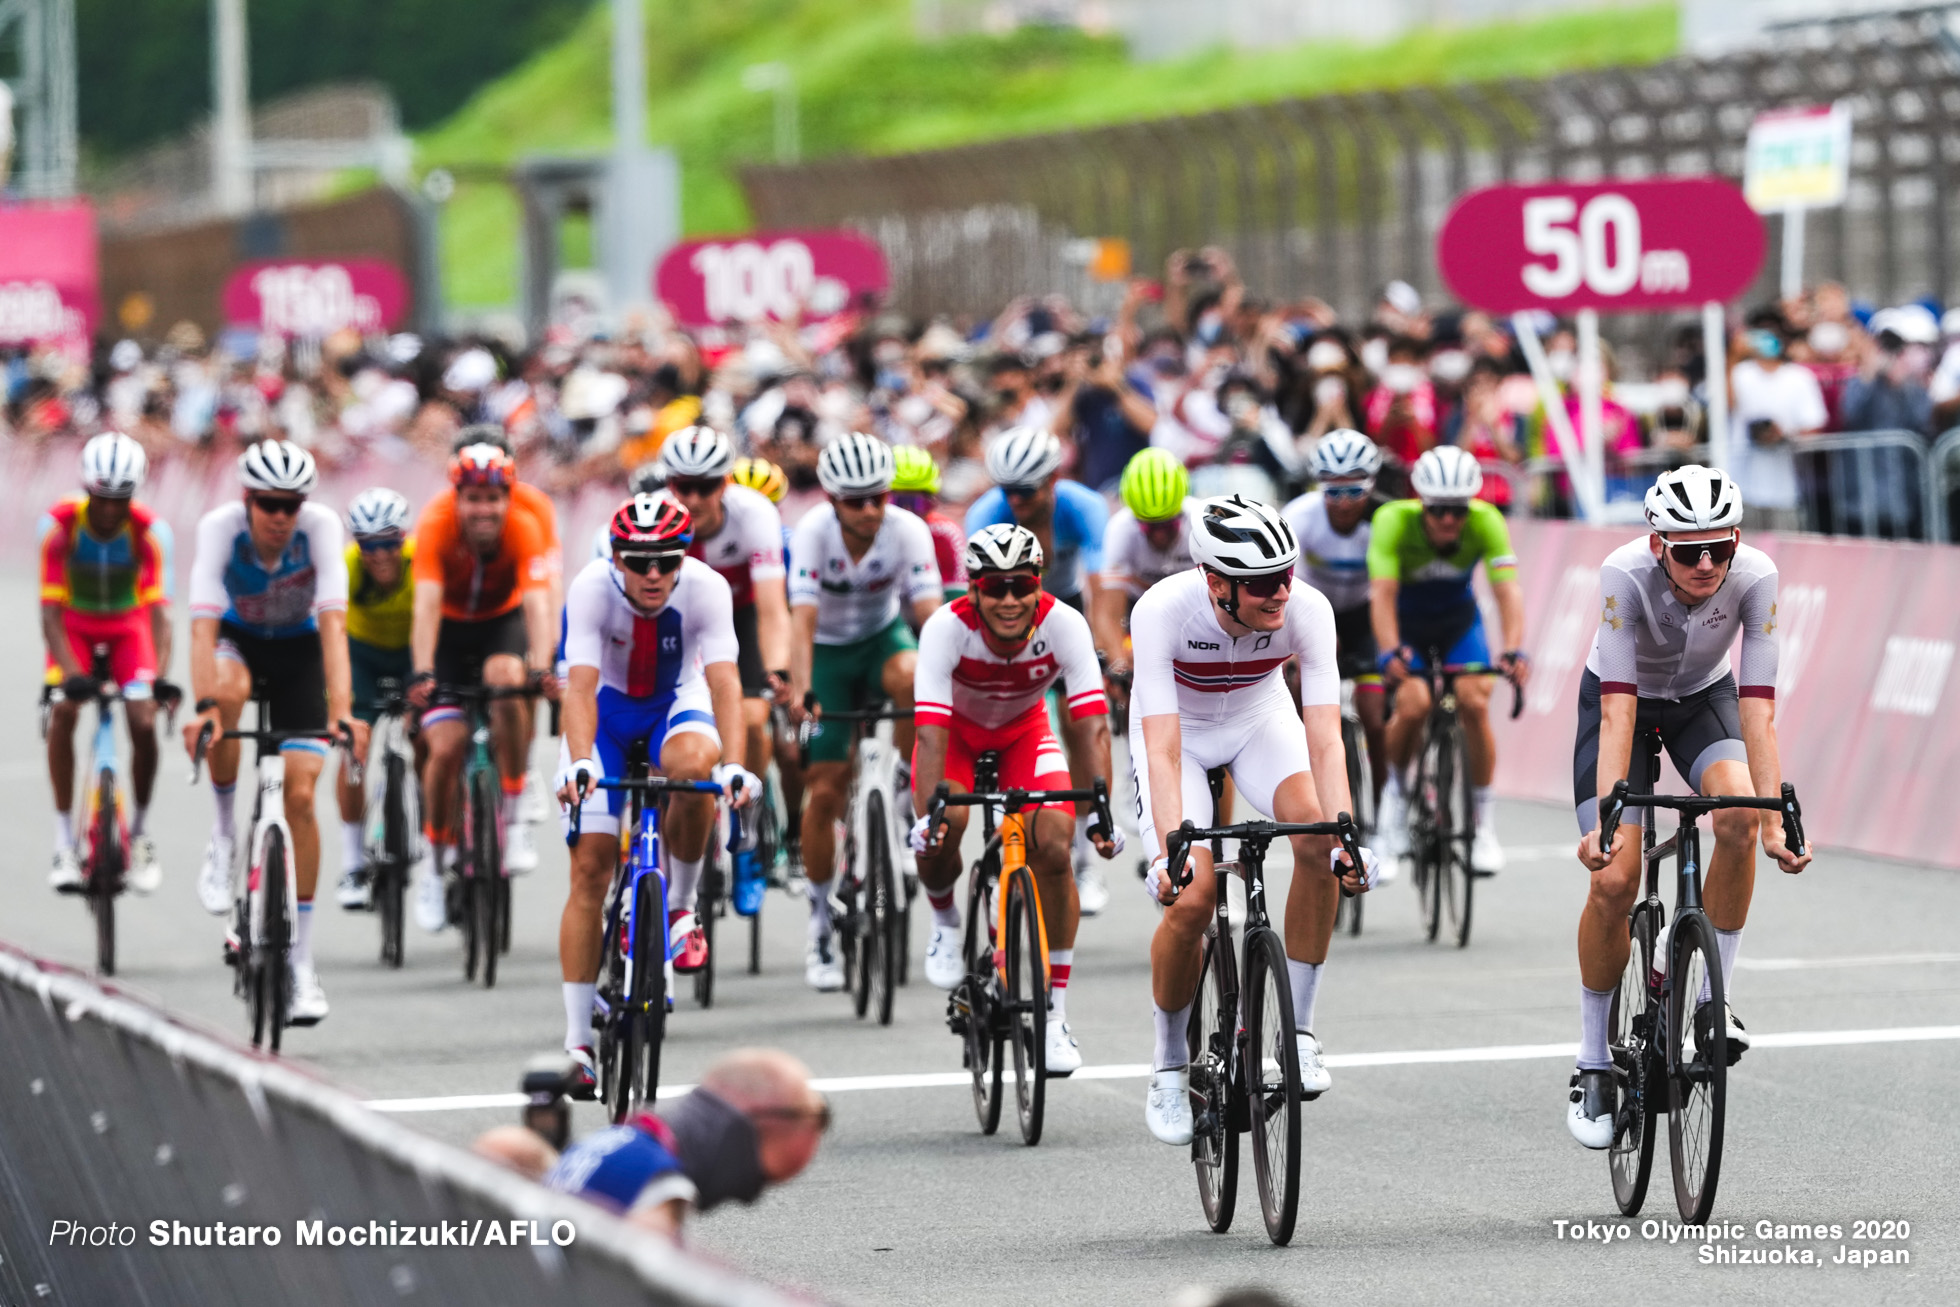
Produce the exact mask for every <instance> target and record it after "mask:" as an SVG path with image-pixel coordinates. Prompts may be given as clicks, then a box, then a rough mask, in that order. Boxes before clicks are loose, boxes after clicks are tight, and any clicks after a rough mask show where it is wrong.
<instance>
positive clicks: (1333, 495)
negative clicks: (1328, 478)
mask: <svg viewBox="0 0 1960 1307" xmlns="http://www.w3.org/2000/svg"><path fill="white" fill-rule="evenodd" d="M1368 490H1369V487H1368V486H1365V485H1362V486H1322V487H1321V488H1320V493H1321V494H1322V495H1324V496H1326V497H1327V498H1329V499H1366V498H1367V497H1368Z"/></svg>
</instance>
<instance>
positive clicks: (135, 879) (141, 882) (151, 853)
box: [123, 835, 163, 894]
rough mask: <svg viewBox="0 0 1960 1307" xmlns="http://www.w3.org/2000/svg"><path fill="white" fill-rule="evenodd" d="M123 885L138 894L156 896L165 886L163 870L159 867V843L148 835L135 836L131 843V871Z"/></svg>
mask: <svg viewBox="0 0 1960 1307" xmlns="http://www.w3.org/2000/svg"><path fill="white" fill-rule="evenodd" d="M123 883H124V884H126V885H128V886H129V887H130V888H131V889H133V890H135V891H136V892H137V893H138V894H154V893H156V892H157V886H159V885H161V884H163V868H162V867H160V866H158V865H157V842H156V841H155V840H153V839H151V838H150V837H149V836H147V835H134V836H131V837H130V841H129V870H128V871H127V872H126V873H124V875H123Z"/></svg>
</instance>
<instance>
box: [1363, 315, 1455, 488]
mask: <svg viewBox="0 0 1960 1307" xmlns="http://www.w3.org/2000/svg"><path fill="white" fill-rule="evenodd" d="M1423 354H1424V349H1423V345H1422V342H1421V341H1419V340H1416V339H1414V338H1412V337H1409V336H1398V337H1395V338H1393V339H1391V340H1390V341H1389V342H1388V358H1387V361H1386V362H1385V363H1383V364H1382V366H1381V369H1380V371H1379V372H1377V374H1376V381H1375V388H1374V389H1373V390H1371V391H1369V392H1368V400H1367V405H1366V413H1365V414H1364V417H1365V419H1366V421H1367V431H1368V434H1369V435H1371V436H1373V437H1374V438H1375V443H1376V444H1378V445H1380V446H1381V447H1382V449H1383V450H1385V451H1387V452H1388V453H1390V454H1393V455H1394V456H1395V457H1396V458H1398V459H1400V460H1401V461H1402V463H1403V464H1404V465H1405V466H1413V465H1414V464H1415V461H1416V459H1418V458H1420V457H1421V456H1422V454H1423V452H1424V451H1425V450H1427V449H1429V448H1431V447H1432V446H1434V445H1435V443H1436V426H1437V415H1436V387H1435V386H1434V384H1432V383H1431V381H1430V380H1429V373H1428V372H1427V371H1426V370H1425V369H1424V368H1423Z"/></svg>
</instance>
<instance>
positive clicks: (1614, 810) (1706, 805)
mask: <svg viewBox="0 0 1960 1307" xmlns="http://www.w3.org/2000/svg"><path fill="white" fill-rule="evenodd" d="M1629 807H1633V808H1672V809H1673V810H1674V811H1676V812H1678V813H1681V814H1683V815H1684V816H1685V817H1686V818H1687V819H1688V820H1689V821H1693V820H1695V818H1697V817H1699V816H1701V815H1702V814H1703V813H1705V812H1715V811H1717V810H1718V809H1721V808H1758V809H1761V810H1762V811H1764V812H1778V813H1781V814H1782V815H1783V843H1784V844H1785V846H1787V847H1788V848H1789V850H1790V852H1792V853H1794V854H1796V855H1797V856H1798V857H1802V856H1803V854H1804V837H1803V805H1802V804H1800V803H1798V802H1797V787H1796V786H1794V785H1792V784H1790V782H1788V781H1784V782H1783V793H1782V795H1781V797H1779V798H1774V799H1763V798H1758V797H1756V796H1755V795H1753V794H1705V795H1704V794H1633V795H1630V794H1629V793H1628V792H1627V782H1626V781H1625V780H1619V781H1615V782H1614V783H1613V792H1612V793H1611V794H1610V795H1608V796H1607V798H1606V802H1604V803H1602V804H1600V805H1599V851H1600V852H1601V853H1607V854H1610V853H1612V851H1613V833H1614V832H1615V831H1617V830H1618V829H1619V828H1620V818H1621V816H1622V815H1624V814H1625V812H1626V810H1627V809H1628V808H1629Z"/></svg>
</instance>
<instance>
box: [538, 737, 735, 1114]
mask: <svg viewBox="0 0 1960 1307" xmlns="http://www.w3.org/2000/svg"><path fill="white" fill-rule="evenodd" d="M598 788H600V789H602V790H609V791H619V792H622V793H624V794H625V795H626V796H627V805H626V812H625V814H624V819H623V820H622V821H621V823H620V831H621V834H622V838H621V840H620V845H619V861H618V863H617V864H616V865H615V867H614V869H613V879H612V887H611V889H609V890H608V891H607V893H606V911H605V915H604V917H603V918H602V919H601V930H602V934H601V936H600V951H599V986H598V989H597V990H596V991H595V992H594V994H593V996H592V1027H593V1029H594V1031H595V1032H597V1033H596V1036H595V1038H594V1041H593V1052H594V1059H593V1060H594V1062H595V1063H596V1070H597V1072H598V1077H597V1078H598V1082H599V1097H600V1098H601V1099H602V1100H603V1101H604V1102H605V1104H606V1107H607V1110H608V1112H609V1113H610V1115H611V1119H612V1120H613V1122H614V1123H615V1124H617V1123H618V1122H621V1121H624V1120H626V1118H627V1117H629V1116H631V1115H632V1114H633V1113H635V1112H638V1111H640V1110H641V1109H642V1108H644V1107H645V1106H646V1105H647V1104H649V1103H651V1102H653V1101H654V1096H655V1094H656V1093H657V1092H658V1091H659V1089H660V1052H661V1047H662V1045H663V1044H664V1043H665V1041H666V1036H667V1011H668V1008H669V1007H671V1006H672V1001H671V999H670V998H669V997H668V984H669V980H670V977H669V975H668V964H669V963H670V962H672V960H673V948H672V944H671V941H670V940H669V938H668V933H667V876H666V873H665V872H663V871H662V870H661V867H660V816H661V813H662V812H663V811H664V810H665V804H664V803H663V802H662V799H661V796H664V795H667V794H673V793H681V794H720V793H721V792H722V790H721V786H719V785H717V784H716V783H715V782H713V781H677V780H669V779H668V778H667V777H665V776H654V775H651V774H650V771H649V767H648V764H647V758H646V745H645V743H644V742H637V743H635V744H634V746H633V747H632V750H631V751H630V752H629V753H628V755H627V760H626V775H624V776H616V777H614V776H609V777H606V778H605V779H603V780H601V781H599V782H598ZM649 798H651V801H649ZM581 816H582V810H581V805H579V804H573V805H572V808H571V829H570V831H569V833H568V834H567V835H566V838H565V842H566V844H567V846H575V845H577V843H578V840H579V826H580V819H581ZM710 843H711V844H712V843H713V841H712V840H711V841H710ZM710 956H712V954H710Z"/></svg>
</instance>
